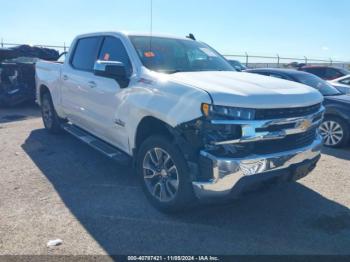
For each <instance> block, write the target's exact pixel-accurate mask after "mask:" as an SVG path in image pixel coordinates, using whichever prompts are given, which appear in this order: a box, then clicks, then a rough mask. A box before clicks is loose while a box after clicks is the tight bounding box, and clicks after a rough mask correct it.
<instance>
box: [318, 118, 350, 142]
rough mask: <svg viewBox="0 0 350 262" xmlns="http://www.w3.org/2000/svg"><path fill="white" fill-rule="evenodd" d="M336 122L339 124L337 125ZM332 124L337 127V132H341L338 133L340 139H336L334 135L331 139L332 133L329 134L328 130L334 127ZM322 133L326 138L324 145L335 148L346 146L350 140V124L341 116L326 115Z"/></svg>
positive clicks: (321, 129) (321, 128)
mask: <svg viewBox="0 0 350 262" xmlns="http://www.w3.org/2000/svg"><path fill="white" fill-rule="evenodd" d="M334 123H335V124H336V125H338V126H336V125H335V124H334ZM331 124H332V125H334V126H335V127H336V128H337V129H336V132H341V133H338V134H337V136H338V138H339V141H338V139H334V137H333V139H330V135H329V134H327V130H330V129H332V128H331ZM333 129H334V128H333ZM320 133H321V135H322V137H323V138H324V145H325V146H327V147H333V148H339V147H344V146H346V145H347V143H348V142H349V138H350V125H349V123H347V122H346V121H345V120H344V119H342V118H340V117H337V116H326V117H325V118H324V120H323V122H322V124H321V127H320ZM339 134H341V135H339ZM340 137H341V138H340Z"/></svg>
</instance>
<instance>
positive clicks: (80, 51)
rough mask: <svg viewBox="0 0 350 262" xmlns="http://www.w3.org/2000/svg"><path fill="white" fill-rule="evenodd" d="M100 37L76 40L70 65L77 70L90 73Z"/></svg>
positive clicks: (95, 58)
mask: <svg viewBox="0 0 350 262" xmlns="http://www.w3.org/2000/svg"><path fill="white" fill-rule="evenodd" d="M101 40H102V38H101V37H87V38H81V39H79V40H78V43H77V45H76V47H75V50H74V54H73V58H72V60H71V65H72V66H73V67H74V68H75V69H78V70H83V71H92V70H93V67H94V64H95V62H96V60H97V54H98V50H99V47H100V43H101Z"/></svg>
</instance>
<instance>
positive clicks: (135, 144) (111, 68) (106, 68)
mask: <svg viewBox="0 0 350 262" xmlns="http://www.w3.org/2000/svg"><path fill="white" fill-rule="evenodd" d="M36 82H37V102H38V103H39V104H40V105H41V109H42V117H43V122H44V125H45V128H46V129H47V130H48V131H49V132H51V133H57V132H59V131H60V130H66V131H68V132H69V133H71V134H73V135H74V136H76V137H77V138H79V139H80V140H82V141H84V142H85V143H87V144H89V145H90V146H92V147H94V148H96V149H97V150H99V151H101V152H102V153H104V154H106V155H107V156H109V157H110V158H113V159H115V160H116V161H119V162H120V163H124V164H129V163H130V164H133V165H134V167H135V168H136V171H137V174H138V175H139V177H140V179H141V181H142V185H143V188H144V191H145V194H146V196H147V197H148V199H149V200H150V201H151V203H152V204H153V205H155V206H156V207H157V208H159V209H161V210H166V211H169V210H177V209H179V208H183V207H186V206H188V205H189V204H191V203H193V202H194V201H195V200H196V199H217V198H225V197H233V196H237V195H239V194H240V193H241V192H244V191H246V190H249V189H250V188H252V187H255V186H256V185H259V184H261V182H262V181H268V180H270V179H280V180H284V181H295V180H297V179H299V178H301V177H304V176H305V175H307V174H308V173H309V172H310V171H311V170H312V169H313V168H314V167H315V165H316V163H317V161H318V159H319V158H320V148H321V144H322V139H321V137H320V135H319V133H318V126H319V125H320V123H321V121H322V117H323V112H324V108H323V106H322V100H323V98H322V96H321V94H320V93H319V92H317V91H316V90H314V89H312V88H311V87H307V86H305V85H302V84H299V83H293V82H290V81H285V80H280V79H275V78H270V77H265V76H260V75H254V74H249V73H241V72H236V71H235V70H234V69H233V68H232V66H230V64H229V63H228V62H227V61H226V60H225V58H223V57H222V56H221V55H220V54H219V53H218V52H216V51H215V50H214V49H212V48H211V47H209V46H208V45H206V44H205V43H202V42H200V41H195V40H192V39H186V38H176V37H168V36H159V35H157V36H155V35H153V36H149V35H136V34H126V33H118V32H106V33H93V34H86V35H81V36H78V37H77V38H76V39H75V40H74V41H73V44H72V47H71V49H70V51H69V52H68V54H67V56H66V59H65V61H64V63H63V64H62V63H53V62H45V61H42V62H38V63H37V65H36Z"/></svg>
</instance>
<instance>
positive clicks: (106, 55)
mask: <svg viewBox="0 0 350 262" xmlns="http://www.w3.org/2000/svg"><path fill="white" fill-rule="evenodd" d="M98 59H99V60H104V61H117V62H122V63H123V64H124V66H125V69H126V72H127V74H128V76H130V75H131V74H132V65H131V62H130V59H129V55H128V53H127V51H126V49H125V47H124V44H123V43H122V41H121V40H120V39H118V38H116V37H112V36H106V37H105V38H104V41H103V44H102V48H101V51H100V54H99V56H98Z"/></svg>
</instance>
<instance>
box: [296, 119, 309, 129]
mask: <svg viewBox="0 0 350 262" xmlns="http://www.w3.org/2000/svg"><path fill="white" fill-rule="evenodd" d="M311 125H312V123H311V121H310V120H307V119H305V120H303V121H301V122H300V124H299V128H301V129H302V130H305V131H306V130H308V129H309V128H310V127H311Z"/></svg>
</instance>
